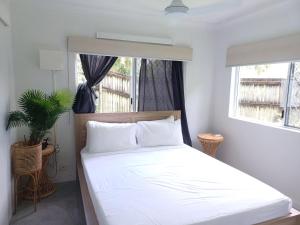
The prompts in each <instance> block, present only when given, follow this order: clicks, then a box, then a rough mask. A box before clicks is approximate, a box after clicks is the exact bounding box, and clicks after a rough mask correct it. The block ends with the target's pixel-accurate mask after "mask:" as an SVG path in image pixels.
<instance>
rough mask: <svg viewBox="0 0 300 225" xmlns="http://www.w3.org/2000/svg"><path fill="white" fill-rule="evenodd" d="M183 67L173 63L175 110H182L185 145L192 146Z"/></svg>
mask: <svg viewBox="0 0 300 225" xmlns="http://www.w3.org/2000/svg"><path fill="white" fill-rule="evenodd" d="M182 67H183V65H182V62H179V61H173V62H172V84H173V96H174V109H175V110H181V128H182V135H183V141H184V143H185V144H187V145H189V146H192V140H191V136H190V131H189V127H188V123H187V119H186V112H185V100H184V86H183V68H182Z"/></svg>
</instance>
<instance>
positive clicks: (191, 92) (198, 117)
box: [12, 0, 213, 181]
mask: <svg viewBox="0 0 300 225" xmlns="http://www.w3.org/2000/svg"><path fill="white" fill-rule="evenodd" d="M107 13H109V12H107ZM107 13H106V12H100V11H97V10H92V9H87V8H84V7H83V8H80V9H77V8H76V7H69V6H65V5H63V4H62V5H57V4H56V3H53V2H51V1H40V0H22V1H18V0H14V1H12V24H13V55H14V66H15V74H16V96H19V95H20V94H21V93H22V92H23V91H24V90H26V89H28V88H40V89H43V90H46V91H47V92H50V91H51V90H52V86H51V76H50V72H48V71H42V70H39V68H38V50H39V48H46V49H47V48H49V49H61V50H63V51H64V52H65V59H66V61H67V46H66V38H67V36H69V35H82V36H91V37H94V36H95V34H96V32H99V31H100V32H101V31H104V32H118V33H126V34H139V35H151V36H160V37H172V38H174V40H175V41H176V42H177V43H180V44H186V45H190V46H192V47H193V48H194V60H193V62H189V63H187V64H186V76H185V87H186V88H185V89H186V99H187V100H186V105H187V115H188V120H189V124H190V131H191V136H192V139H193V142H194V144H195V146H197V147H199V145H198V143H197V140H196V135H197V133H198V132H200V131H201V132H203V131H206V130H207V128H208V126H209V119H210V114H209V108H210V98H211V85H212V78H213V70H212V68H213V66H212V65H213V55H212V53H213V43H212V41H213V38H212V33H211V32H210V31H209V30H208V29H206V28H205V27H202V28H199V29H194V28H188V27H186V28H185V29H182V28H179V27H176V28H173V29H170V28H169V27H168V26H167V25H166V24H163V23H162V21H161V20H160V18H158V19H156V18H147V17H145V18H140V17H139V18H136V17H134V16H133V15H119V14H118V15H116V14H107ZM65 68H67V63H66V65H65ZM70 71H71V70H70ZM70 78H71V83H72V81H74V74H73V73H70ZM57 84H58V88H65V87H67V85H68V79H67V70H65V71H62V72H57ZM72 84H73V83H72ZM73 132H74V131H73V120H72V118H71V123H69V117H68V115H65V116H64V117H63V118H62V119H60V120H59V123H58V129H57V136H58V143H59V144H60V145H61V148H62V149H61V152H60V153H59V155H58V164H59V167H60V171H59V174H58V177H57V181H66V180H72V179H75V157H74V139H73ZM22 135H23V132H20V133H19V136H20V137H22Z"/></svg>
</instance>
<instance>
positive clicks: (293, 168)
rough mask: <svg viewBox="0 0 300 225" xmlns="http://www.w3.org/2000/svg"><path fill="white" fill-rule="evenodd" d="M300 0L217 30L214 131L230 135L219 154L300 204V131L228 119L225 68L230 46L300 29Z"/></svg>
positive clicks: (223, 158)
mask: <svg viewBox="0 0 300 225" xmlns="http://www.w3.org/2000/svg"><path fill="white" fill-rule="evenodd" d="M299 10H300V2H299V1H298V0H295V1H285V2H284V1H283V3H282V4H281V5H279V6H276V7H273V8H270V9H268V10H266V11H264V12H258V13H256V14H253V15H251V16H247V17H245V18H243V19H241V20H239V21H235V22H231V23H229V24H227V25H223V26H221V27H220V28H219V29H218V30H217V31H216V34H215V37H216V40H215V41H216V42H215V43H216V46H215V55H216V58H215V63H216V64H215V80H214V88H213V89H214V90H213V92H214V97H213V101H212V111H213V117H212V129H213V130H214V131H215V132H219V133H222V134H224V136H225V142H224V143H223V144H222V145H221V147H220V149H219V150H220V151H219V154H218V158H219V159H221V160H222V161H224V162H226V163H228V164H231V165H233V166H234V167H236V168H238V169H240V170H242V171H245V172H247V173H249V174H251V175H253V176H254V177H256V178H259V179H261V180H262V181H264V182H266V183H267V184H269V185H271V186H273V187H275V188H277V189H278V190H280V191H281V192H283V193H285V194H286V195H288V196H290V197H291V198H292V199H293V201H294V203H295V206H296V207H298V208H299V207H300V191H299V187H300V173H299V171H300V163H299V160H300V132H292V131H289V130H284V129H277V128H271V127H267V126H263V125H258V124H253V123H249V122H245V121H240V120H236V119H231V118H229V117H228V111H229V95H230V79H231V76H230V73H231V70H230V69H229V68H225V59H226V49H227V48H228V47H229V46H230V45H234V44H239V43H246V42H251V41H255V40H260V39H268V38H271V37H277V36H282V35H285V34H289V33H294V32H299V31H300V13H299Z"/></svg>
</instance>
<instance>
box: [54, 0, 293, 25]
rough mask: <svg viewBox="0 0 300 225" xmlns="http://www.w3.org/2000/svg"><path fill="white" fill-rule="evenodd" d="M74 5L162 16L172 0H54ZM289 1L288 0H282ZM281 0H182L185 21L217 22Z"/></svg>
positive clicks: (264, 7)
mask: <svg viewBox="0 0 300 225" xmlns="http://www.w3.org/2000/svg"><path fill="white" fill-rule="evenodd" d="M57 1H59V2H63V3H67V4H69V5H74V6H82V7H92V8H93V9H99V10H105V11H107V12H112V13H122V14H136V15H139V16H140V15H142V16H155V17H162V18H163V17H165V16H164V8H165V7H166V6H168V5H169V4H170V2H171V0H57ZM284 1H289V0H284ZM284 1H283V0H183V2H184V3H185V4H186V5H187V6H188V7H189V8H190V9H191V10H190V11H189V14H188V15H187V16H186V18H185V20H187V21H194V22H195V21H199V22H200V21H201V22H206V23H220V22H224V21H228V20H233V19H236V18H239V17H241V16H243V15H247V14H251V13H253V12H256V11H257V10H263V9H266V8H268V7H271V6H272V5H275V4H279V3H280V2H284Z"/></svg>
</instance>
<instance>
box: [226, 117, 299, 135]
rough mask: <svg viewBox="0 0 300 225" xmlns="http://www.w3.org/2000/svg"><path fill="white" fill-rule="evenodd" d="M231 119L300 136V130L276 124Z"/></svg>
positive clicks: (238, 118)
mask: <svg viewBox="0 0 300 225" xmlns="http://www.w3.org/2000/svg"><path fill="white" fill-rule="evenodd" d="M229 119H234V120H238V121H242V122H246V123H252V124H256V125H260V126H265V127H271V128H275V129H280V130H284V131H289V132H294V133H299V134H300V128H293V127H286V126H283V125H276V124H272V123H267V122H261V121H257V120H253V119H249V118H244V117H237V116H229Z"/></svg>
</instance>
